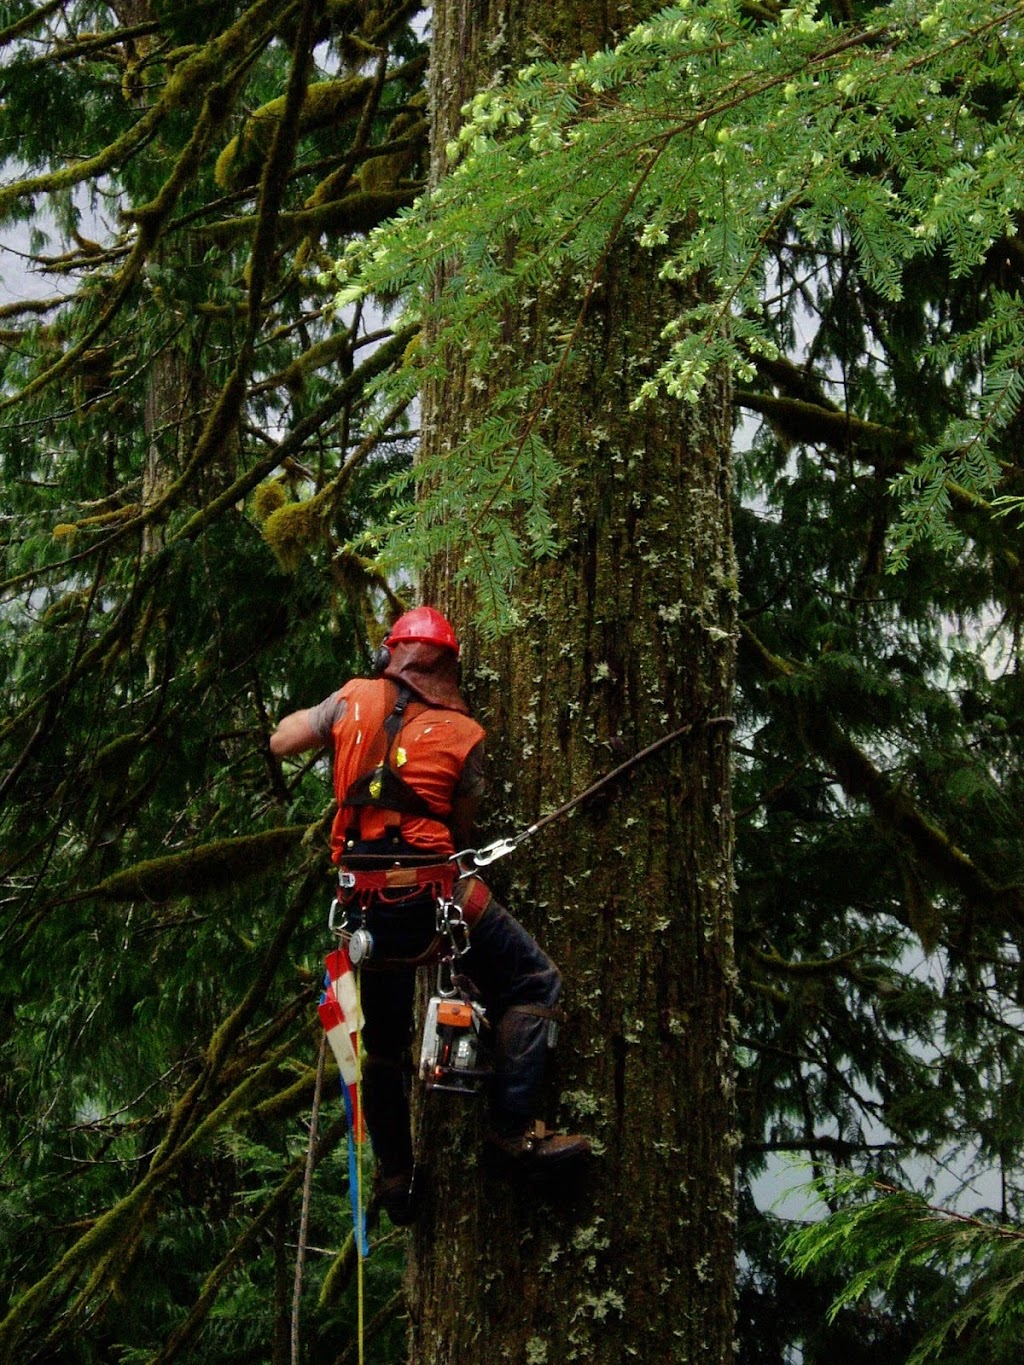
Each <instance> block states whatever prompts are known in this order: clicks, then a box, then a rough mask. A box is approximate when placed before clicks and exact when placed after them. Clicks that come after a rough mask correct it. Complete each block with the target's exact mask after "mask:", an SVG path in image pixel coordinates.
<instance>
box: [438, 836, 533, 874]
mask: <svg viewBox="0 0 1024 1365" xmlns="http://www.w3.org/2000/svg"><path fill="white" fill-rule="evenodd" d="M518 843H519V840H518V838H515V839H495V840H494V842H493V843H490V844H487V845H485V846H484V847H483V848H467V849H463V851H462V852H461V853H456V854H453V856H452V861H453V862H454V863H455V864H456V866H457V867H458V869H459V871H460V873H461V874H462V875H463V876H464V877H466V876H469V875H470V874H471V873H473V872H475V871H476V870H477V868H480V867H489V866H490V864H491V863H496V862H497V861H498V859H499V858H504V857H506V856H507V855H508V854H509V853H512V852H513V851H514V850H515V848H516V847H517V845H518Z"/></svg>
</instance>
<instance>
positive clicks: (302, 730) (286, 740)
mask: <svg viewBox="0 0 1024 1365" xmlns="http://www.w3.org/2000/svg"><path fill="white" fill-rule="evenodd" d="M323 747H324V744H323V740H322V739H321V738H320V737H319V735H318V734H317V733H316V731H315V730H314V729H313V726H312V725H311V724H310V718H309V711H308V710H307V711H293V712H292V713H291V715H290V716H285V717H284V719H283V720H282V721H281V722H280V724H279V725H278V727H277V729H276V730H275V731H274V733H273V734H272V735H271V736H270V752H271V753H272V754H274V755H275V756H276V757H277V758H283V757H285V755H287V754H301V753H304V752H305V750H306V749H322V748H323Z"/></svg>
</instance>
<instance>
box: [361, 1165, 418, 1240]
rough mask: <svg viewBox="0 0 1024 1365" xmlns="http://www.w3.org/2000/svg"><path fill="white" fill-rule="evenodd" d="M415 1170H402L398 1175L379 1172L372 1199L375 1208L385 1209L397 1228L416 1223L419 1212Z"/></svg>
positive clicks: (371, 1202)
mask: <svg viewBox="0 0 1024 1365" xmlns="http://www.w3.org/2000/svg"><path fill="white" fill-rule="evenodd" d="M414 1175H415V1172H413V1171H401V1172H400V1173H399V1174H398V1175H385V1176H382V1175H381V1174H380V1172H379V1171H378V1173H377V1178H376V1180H375V1182H374V1190H373V1194H372V1196H371V1199H370V1204H371V1207H372V1208H373V1209H374V1210H378V1209H383V1210H384V1212H385V1213H386V1214H387V1216H388V1217H389V1218H390V1219H391V1222H392V1223H393V1224H394V1226H395V1227H396V1228H405V1227H408V1226H409V1224H410V1223H415V1221H416V1215H417V1213H418V1212H419V1209H418V1207H417V1199H416V1182H415V1180H414Z"/></svg>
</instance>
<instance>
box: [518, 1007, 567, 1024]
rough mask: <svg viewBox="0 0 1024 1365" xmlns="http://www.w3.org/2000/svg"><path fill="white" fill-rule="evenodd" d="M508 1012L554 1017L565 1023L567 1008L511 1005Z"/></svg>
mask: <svg viewBox="0 0 1024 1365" xmlns="http://www.w3.org/2000/svg"><path fill="white" fill-rule="evenodd" d="M505 1013H506V1014H532V1015H536V1017H537V1018H538V1019H554V1020H555V1022H556V1023H558V1024H564V1023H565V1010H563V1009H561V1008H560V1007H559V1006H557V1005H555V1006H549V1005H509V1007H508V1009H507V1010H506V1011H505Z"/></svg>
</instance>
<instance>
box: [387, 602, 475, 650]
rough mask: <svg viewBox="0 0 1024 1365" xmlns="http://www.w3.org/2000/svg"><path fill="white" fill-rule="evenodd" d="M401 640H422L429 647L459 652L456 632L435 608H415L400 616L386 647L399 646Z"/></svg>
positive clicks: (392, 628)
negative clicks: (440, 647)
mask: <svg viewBox="0 0 1024 1365" xmlns="http://www.w3.org/2000/svg"><path fill="white" fill-rule="evenodd" d="M399 640H420V641H422V642H423V643H424V644H428V645H441V646H442V648H444V649H453V650H454V651H455V653H456V654H458V652H459V642H458V640H457V639H456V638H455V632H454V630H452V628H451V626H450V624H449V623H448V622H447V621H446V620H445V618H444V617H443V616H442V615H441V613H440V612H439V611H435V610H434V608H433V607H413V609H412V611H407V612H406V613H405V615H404V616H400V617H399V618H398V620H397V621H396V622H395V624H394V625H393V626H392V627H391V631H390V634H389V635H388V638H387V639H386V640H385V641H384V643H385V644H386V645H393V644H397V642H398V641H399Z"/></svg>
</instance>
